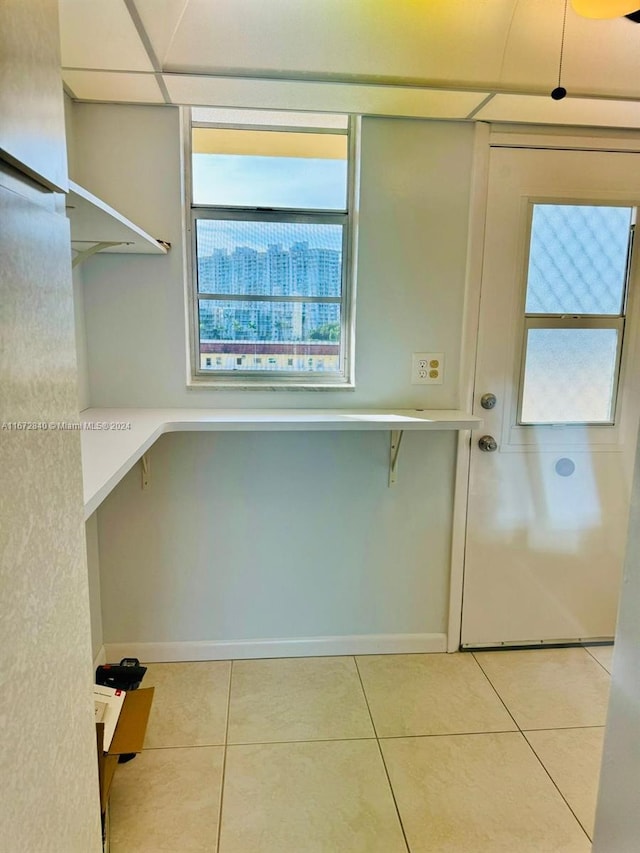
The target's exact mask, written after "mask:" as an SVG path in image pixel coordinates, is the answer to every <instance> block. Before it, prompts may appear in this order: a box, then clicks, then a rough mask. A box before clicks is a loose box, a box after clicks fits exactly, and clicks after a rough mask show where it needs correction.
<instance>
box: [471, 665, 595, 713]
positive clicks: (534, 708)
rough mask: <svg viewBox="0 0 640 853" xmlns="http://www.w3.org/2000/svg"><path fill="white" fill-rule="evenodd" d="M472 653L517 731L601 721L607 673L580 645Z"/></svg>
mask: <svg viewBox="0 0 640 853" xmlns="http://www.w3.org/2000/svg"><path fill="white" fill-rule="evenodd" d="M474 654H475V656H476V658H477V660H478V662H479V663H480V665H481V666H482V668H483V669H484V671H485V672H486V673H487V676H488V677H489V679H490V680H491V683H492V684H493V686H494V687H495V688H496V690H497V691H498V693H499V694H500V696H501V698H502V700H503V702H504V703H505V705H506V706H507V708H508V709H509V710H510V711H511V713H512V714H513V716H514V718H515V721H516V722H517V723H518V725H519V726H520V728H521V729H556V728H558V729H559V728H565V727H570V726H603V725H604V724H605V720H606V715H607V701H608V696H609V676H608V675H607V673H606V672H605V671H604V670H603V669H602V667H601V666H600V664H598V663H597V662H596V661H595V660H594V659H593V658H592V657H591V655H590V654H589V653H588V652H587V651H585V650H584V649H532V650H530V651H528V650H527V651H514V652H480V653H478V652H475V653H474Z"/></svg>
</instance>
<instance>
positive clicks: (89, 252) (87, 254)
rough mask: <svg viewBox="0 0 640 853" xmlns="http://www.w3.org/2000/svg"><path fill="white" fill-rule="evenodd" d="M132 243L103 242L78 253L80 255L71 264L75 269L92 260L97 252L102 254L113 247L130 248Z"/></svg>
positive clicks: (122, 241) (123, 241) (125, 241)
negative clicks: (104, 250) (88, 259)
mask: <svg viewBox="0 0 640 853" xmlns="http://www.w3.org/2000/svg"><path fill="white" fill-rule="evenodd" d="M130 245H131V243H130V242H129V241H127V240H110V241H107V240H103V241H102V242H101V243H96V244H95V245H93V246H91V247H90V248H88V249H84V250H83V251H82V252H78V254H77V255H76V256H75V257H74V259H73V261H72V262H71V267H72V268H73V269H75V268H76V267H77V266H80V264H81V263H83V261H86V260H87V258H90V257H91V255H95V254H96V253H97V252H101V251H102V250H103V249H108V248H110V247H111V246H130Z"/></svg>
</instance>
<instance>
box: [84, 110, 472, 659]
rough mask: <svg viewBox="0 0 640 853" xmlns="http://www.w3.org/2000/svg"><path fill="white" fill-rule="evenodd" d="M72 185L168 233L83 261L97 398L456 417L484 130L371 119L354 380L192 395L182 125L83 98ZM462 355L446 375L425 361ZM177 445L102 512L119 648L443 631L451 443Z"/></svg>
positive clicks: (161, 451)
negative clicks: (414, 357)
mask: <svg viewBox="0 0 640 853" xmlns="http://www.w3.org/2000/svg"><path fill="white" fill-rule="evenodd" d="M74 125H75V131H76V139H75V149H76V167H75V168H76V171H75V174H72V177H74V178H75V179H77V180H78V181H79V182H80V183H82V184H84V185H85V186H87V188H88V189H90V190H91V191H93V192H96V193H97V194H98V195H101V196H102V197H103V198H105V199H106V200H107V201H108V202H110V203H111V204H113V205H114V206H116V207H118V208H119V209H120V210H121V211H122V212H123V213H125V214H126V215H128V216H129V217H131V218H132V219H133V220H134V221H137V222H138V223H139V224H140V225H142V226H143V227H145V228H147V229H148V230H149V231H150V233H152V234H154V235H156V236H158V237H161V238H163V239H167V240H170V241H171V242H172V244H173V249H172V251H171V252H170V254H169V256H168V257H166V258H149V257H138V258H136V257H131V256H127V257H124V256H120V257H119V256H116V255H112V256H102V257H95V258H92V259H91V260H90V261H89V262H87V263H86V264H85V265H84V267H83V276H84V301H85V314H86V329H87V341H88V359H89V375H90V397H91V404H92V405H93V406H185V405H187V406H223V407H234V408H235V407H243V406H246V407H257V406H269V407H296V406H303V407H334V406H335V407H339V406H349V407H353V406H374V405H376V406H382V407H385V406H386V407H395V406H406V407H425V408H429V407H435V408H438V407H440V408H446V407H454V406H456V405H457V403H458V387H457V375H458V366H459V350H460V337H461V322H462V305H463V288H464V276H465V263H466V241H467V219H468V206H469V191H470V181H471V159H472V149H473V128H472V127H471V126H469V125H460V124H447V123H436V122H421V121H412V120H393V119H365V120H364V121H363V130H362V173H361V184H362V192H361V199H360V213H359V259H358V270H359V271H358V293H357V319H356V324H357V332H356V382H357V388H356V390H355V391H353V392H346V391H342V392H340V391H338V392H335V391H334V392H291V391H289V392H253V391H252V392H241V391H234V392H231V391H213V390H210V389H208V390H207V389H195V390H194V389H188V388H187V387H186V384H185V374H186V366H185V353H186V341H185V329H184V322H183V317H184V290H183V265H182V222H181V209H180V204H181V173H180V156H181V149H180V139H179V117H178V113H177V111H176V110H172V109H165V108H151V107H123V106H104V105H88V104H81V105H76V107H75V114H74ZM414 350H432V351H433V350H435V351H444V352H445V354H446V369H445V383H444V384H443V385H442V386H426V387H425V386H412V385H411V384H410V381H409V379H410V376H409V373H410V363H411V352H412V351H414ZM388 444H389V436H388V434H387V433H381V434H378V435H374V434H369V435H364V434H362V435H351V434H349V435H347V434H324V435H323V434H318V433H316V434H307V435H304V434H295V435H293V434H291V433H289V434H286V435H274V434H269V435H265V434H262V435H260V434H255V435H249V434H242V435H224V434H219V435H216V436H212V435H200V436H197V435H189V436H167V437H165V438H164V439H163V440H162V441H161V442H160V443H159V444H158V446H157V447H156V448H154V450H153V451H152V454H151V462H152V471H153V473H152V487H151V489H150V490H149V491H148V492H145V493H141V492H140V489H139V475H138V472H137V469H136V470H134V471H133V472H131V474H130V475H129V477H128V478H127V479H126V480H125V481H124V482H123V483H122V484H121V485H120V486H119V487H118V489H116V491H115V492H114V493H113V495H112V496H111V497H110V498H109V499H108V500H107V502H106V503H105V504H104V506H103V507H102V508H101V510H100V511H99V513H98V515H99V540H100V564H101V577H102V596H103V616H104V632H105V642H106V643H107V644H110V643H126V642H128V641H132V642H133V641H135V642H154V641H157V642H160V641H163V642H171V641H181V640H187V639H189V640H223V639H238V638H257V637H267V638H268V637H289V638H290V637H301V636H326V635H331V636H334V635H342V634H354V633H355V634H372V633H375V634H378V633H383V634H409V633H441V632H443V631H445V630H446V612H447V603H448V602H447V589H448V578H449V563H450V558H449V551H450V546H451V532H450V531H451V512H452V488H453V476H454V460H455V440H454V436H453V434H447V435H445V434H440V435H438V434H429V435H405V438H404V444H403V447H402V451H401V460H400V483H399V484H398V486H397V487H396V488H394V489H389V488H388V486H387V463H388V452H389V448H388Z"/></svg>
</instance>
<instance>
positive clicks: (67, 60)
mask: <svg viewBox="0 0 640 853" xmlns="http://www.w3.org/2000/svg"><path fill="white" fill-rule="evenodd" d="M59 8H60V44H61V53H62V66H63V67H66V68H97V69H114V70H118V71H151V70H153V69H152V66H151V62H150V60H149V57H148V55H147V52H146V50H145V49H144V46H143V44H142V42H141V41H140V38H139V37H138V32H137V30H136V28H135V26H134V24H133V21H132V20H131V16H130V15H129V12H128V11H127V7H126V6H125V4H124V2H123V0H100V2H88V0H60V2H59Z"/></svg>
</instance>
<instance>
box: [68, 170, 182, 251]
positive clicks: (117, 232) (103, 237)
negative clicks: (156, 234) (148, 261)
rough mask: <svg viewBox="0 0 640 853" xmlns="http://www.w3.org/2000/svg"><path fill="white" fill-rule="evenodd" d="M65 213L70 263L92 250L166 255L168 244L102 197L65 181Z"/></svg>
mask: <svg viewBox="0 0 640 853" xmlns="http://www.w3.org/2000/svg"><path fill="white" fill-rule="evenodd" d="M66 204H67V216H68V217H69V220H70V222H71V248H72V249H73V250H74V251H75V252H76V253H77V254H76V256H75V258H74V266H77V264H78V263H79V262H81V261H82V260H84V259H85V258H86V257H89V256H90V255H92V254H95V253H96V252H115V253H118V254H122V253H132V254H142V255H166V254H167V250H168V247H169V244H168V243H167V244H165V243H162V242H160V241H158V240H155V239H154V238H153V237H151V236H150V235H149V234H147V233H146V231H143V230H142V228H139V227H138V226H137V225H134V223H133V222H131V221H130V220H128V219H127V218H126V217H124V216H122V214H120V213H118V211H117V210H114V209H113V208H112V207H110V206H109V205H108V204H107V203H106V202H104V201H102V199H100V198H98V197H97V196H95V195H93V194H92V193H90V192H89V191H88V190H85V189H84V187H81V186H79V185H78V184H76V183H74V182H73V181H69V193H68V194H67V201H66Z"/></svg>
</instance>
